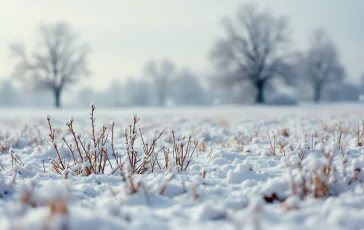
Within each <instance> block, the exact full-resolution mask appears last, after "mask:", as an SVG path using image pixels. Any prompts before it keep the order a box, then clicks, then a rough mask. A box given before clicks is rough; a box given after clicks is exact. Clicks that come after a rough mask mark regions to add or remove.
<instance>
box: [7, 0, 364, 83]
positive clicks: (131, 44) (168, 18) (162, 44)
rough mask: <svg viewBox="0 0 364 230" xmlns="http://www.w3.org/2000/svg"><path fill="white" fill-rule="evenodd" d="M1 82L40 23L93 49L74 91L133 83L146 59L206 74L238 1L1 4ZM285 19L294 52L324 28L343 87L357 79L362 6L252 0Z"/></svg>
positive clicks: (355, 0) (332, 0)
mask: <svg viewBox="0 0 364 230" xmlns="http://www.w3.org/2000/svg"><path fill="white" fill-rule="evenodd" d="M0 2H1V7H0V76H1V77H2V78H3V77H6V76H8V75H9V74H10V73H11V70H12V65H13V61H11V60H9V50H8V45H9V44H10V43H13V42H24V43H26V44H27V45H32V44H33V43H34V39H35V35H36V34H35V28H36V26H37V25H39V23H40V22H55V21H58V20H62V21H66V22H69V23H71V24H72V26H73V27H74V29H75V30H77V31H78V33H79V34H80V36H81V39H82V40H83V41H85V42H87V43H88V44H89V45H90V46H91V47H92V51H93V52H92V56H91V57H90V67H91V70H92V77H91V78H90V79H89V80H86V81H83V82H82V83H81V84H83V85H85V84H87V85H92V86H93V87H95V88H99V89H100V88H103V87H105V86H106V85H107V84H108V83H110V81H111V79H113V78H120V79H125V78H126V77H128V76H140V73H141V68H142V66H143V65H144V63H145V62H146V61H148V60H149V59H150V58H163V57H169V58H171V59H172V60H173V61H174V62H175V63H176V64H177V65H178V66H179V67H182V66H189V67H191V69H193V70H195V71H197V72H204V71H206V70H209V68H210V65H209V62H208V59H207V54H208V51H209V49H210V48H211V46H212V44H213V43H214V41H215V40H216V38H217V37H218V36H219V35H220V34H221V32H222V29H221V23H220V22H221V19H222V17H224V16H229V15H233V14H234V13H235V12H236V9H237V7H238V6H239V5H241V4H242V3H246V2H252V1H244V0H240V1H238V0H103V1H101V0H11V1H10V0H9V1H8V0H0ZM253 2H256V3H259V4H260V5H262V6H264V7H268V8H269V9H271V10H272V11H274V12H275V13H278V14H283V15H286V16H288V17H289V18H290V25H291V28H292V32H293V36H294V41H295V44H296V47H298V48H303V47H305V45H306V41H307V37H308V35H309V34H310V32H311V31H312V30H313V29H315V28H316V27H319V26H322V27H325V28H326V29H327V30H328V32H329V33H330V35H332V37H333V39H334V41H335V42H336V44H337V45H338V47H339V49H340V51H341V57H342V61H343V63H344V64H345V65H346V67H347V70H348V73H349V77H350V79H353V80H356V79H358V78H359V76H360V75H361V74H362V73H364V25H363V22H364V1H363V0H274V1H272V0H256V1H253Z"/></svg>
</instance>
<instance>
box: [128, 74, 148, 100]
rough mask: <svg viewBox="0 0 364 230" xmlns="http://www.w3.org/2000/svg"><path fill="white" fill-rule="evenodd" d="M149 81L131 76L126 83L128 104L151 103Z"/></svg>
mask: <svg viewBox="0 0 364 230" xmlns="http://www.w3.org/2000/svg"><path fill="white" fill-rule="evenodd" d="M149 88H150V87H149V83H148V82H147V81H143V80H140V79H135V78H129V79H128V80H127V81H126V83H125V84H124V93H125V98H126V99H127V101H126V105H130V106H147V105H149V103H150V90H149Z"/></svg>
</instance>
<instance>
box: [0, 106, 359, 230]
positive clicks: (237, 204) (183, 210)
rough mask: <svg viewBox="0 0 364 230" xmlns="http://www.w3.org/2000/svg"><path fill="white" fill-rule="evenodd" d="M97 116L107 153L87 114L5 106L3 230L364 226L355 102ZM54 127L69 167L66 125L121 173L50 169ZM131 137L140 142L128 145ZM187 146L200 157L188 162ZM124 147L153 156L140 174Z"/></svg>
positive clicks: (82, 164)
mask: <svg viewBox="0 0 364 230" xmlns="http://www.w3.org/2000/svg"><path fill="white" fill-rule="evenodd" d="M96 106H97V105H94V104H91V107H92V108H93V109H95V108H96ZM44 114H49V115H46V116H44ZM135 114H138V116H137V115H135ZM71 115H72V116H71ZM94 115H95V118H97V119H96V120H95V122H96V126H95V133H96V136H97V137H100V135H101V134H102V130H103V129H106V131H105V138H106V141H105V144H104V145H103V146H101V145H100V146H96V147H94V145H93V144H94V142H93V139H92V138H91V137H92V127H91V121H90V111H89V110H51V109H50V110H49V111H46V110H44V109H42V110H16V109H7V110H4V109H0V164H1V167H0V171H1V172H0V229H4V230H11V229H21V230H22V229H67V230H76V229H81V230H82V229H91V230H93V229H95V230H108V229H110V230H111V229H362V228H364V220H363V218H362V216H363V215H364V208H363V207H364V186H363V180H364V171H363V153H364V147H363V146H361V145H358V141H359V142H360V143H363V141H364V140H363V139H364V133H363V132H364V130H362V126H361V124H362V123H361V122H362V117H363V115H364V110H363V108H362V106H361V105H359V104H358V105H345V106H344V105H320V106H316V105H301V106H295V107H279V106H245V107H239V106H218V107H204V108H200V107H194V108H164V109H162V108H159V109H151V108H149V109H147V108H134V109H128V110H103V109H97V110H95V112H94ZM75 118H76V119H75ZM47 119H48V120H50V121H51V124H52V131H51V132H53V129H54V133H55V137H56V140H55V141H54V143H55V144H56V146H57V149H58V151H59V152H60V155H61V156H60V157H61V159H66V160H67V161H69V160H70V159H71V158H70V157H71V156H72V152H71V151H70V149H69V148H68V147H67V145H66V143H65V142H64V140H62V138H64V139H65V140H66V141H67V143H70V144H71V145H72V147H71V148H74V150H73V152H74V154H77V151H76V150H75V148H76V144H75V143H74V140H73V135H72V134H71V133H70V132H69V130H68V128H69V127H67V126H66V125H64V124H65V122H66V123H68V124H69V123H72V128H73V129H74V132H75V136H76V137H77V138H79V139H80V140H82V143H83V144H84V146H85V148H87V146H90V153H91V154H92V156H95V155H98V154H99V153H100V152H101V151H105V152H107V153H108V155H109V159H110V162H111V165H112V166H113V168H111V166H110V164H109V163H107V164H106V166H105V172H104V173H102V172H101V171H100V172H98V173H92V174H91V175H88V174H87V173H86V171H87V170H89V169H91V168H93V167H94V165H92V164H90V162H89V161H81V159H80V157H79V156H77V157H78V158H77V159H79V161H78V162H73V161H69V162H70V163H69V168H66V169H64V170H61V171H60V172H56V171H54V170H52V166H53V165H52V164H54V163H57V162H59V158H58V155H57V151H56V150H55V148H54V146H53V142H51V140H50V136H49V132H50V129H49V127H48V121H47ZM139 119H140V121H138V125H137V127H136V129H137V131H136V133H132V134H130V133H131V132H130V130H129V127H130V126H129V125H133V123H134V122H135V121H136V120H139ZM103 124H106V125H103ZM358 124H360V125H359V126H358ZM111 126H112V127H113V129H114V135H113V138H114V139H113V142H112V140H111ZM124 127H127V128H126V129H125V130H124ZM139 127H142V130H143V139H144V141H145V145H147V144H148V146H149V147H150V146H151V145H152V144H153V143H154V141H156V142H157V145H156V147H155V149H154V151H159V153H158V154H155V155H153V158H149V155H148V154H147V153H146V152H145V151H144V148H145V146H143V144H142V138H141V136H140V133H139ZM358 127H359V140H358V136H357V129H358ZM172 130H173V131H174V135H172ZM282 130H286V131H287V133H288V134H287V133H286V132H284V133H283V132H282ZM162 132H163V134H162V136H161V138H159V139H158V136H159V134H160V133H162ZM268 133H269V135H270V139H271V141H270V140H269V138H268ZM61 135H62V136H61ZM125 135H128V138H130V139H135V143H130V142H128V143H125ZM61 137H62V138H61ZM173 137H175V139H176V140H175V141H176V145H175V146H174V145H173ZM184 137H185V139H183V138H184ZM190 137H191V140H192V141H191V144H189V142H188V139H189V138H190ZM273 138H274V139H273ZM274 140H275V141H274ZM274 142H275V143H274ZM189 145H191V147H190V148H191V149H190V152H192V149H193V148H194V147H196V152H194V154H193V155H192V156H190V155H188V157H186V161H185V162H184V164H183V166H181V165H180V164H179V163H178V161H182V160H183V158H184V156H185V155H186V151H187V152H188V149H186V148H187V147H188V146H189ZM173 146H174V147H175V150H174V151H175V152H173V148H174V147H173ZM80 148H82V147H80ZM113 148H114V150H115V157H114V156H113V150H112V149H113ZM180 148H183V149H184V151H183V152H181V151H178V153H177V152H176V151H177V150H176V149H180ZM167 149H168V150H169V152H168V151H167ZM273 150H274V152H275V154H273ZM127 151H130V152H132V151H135V154H136V155H135V156H136V157H137V158H138V159H140V161H139V162H138V163H137V165H139V164H140V163H141V162H142V161H143V160H148V159H149V160H150V162H149V163H148V165H147V166H146V167H145V171H144V172H143V173H142V174H137V173H135V172H133V165H132V164H131V163H130V161H129V157H128V155H127V153H126V152H127ZM164 151H165V152H164ZM174 153H175V155H173V154H174ZM166 154H167V155H168V159H165V158H164V157H165V156H166ZM82 155H83V157H84V158H87V157H88V155H87V153H86V152H83V151H82ZM115 158H117V159H118V162H116V160H115ZM187 161H188V162H189V163H188V164H189V165H188V167H187V168H186V164H187ZM157 162H158V163H159V164H160V167H159V166H158V163H157ZM152 163H154V164H155V165H156V166H154V168H153V166H151V165H152ZM166 164H168V166H167V165H166ZM3 169H4V170H3ZM152 169H153V170H152ZM76 172H82V173H79V174H78V173H76ZM133 173H134V174H133Z"/></svg>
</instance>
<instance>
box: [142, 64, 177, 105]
mask: <svg viewBox="0 0 364 230" xmlns="http://www.w3.org/2000/svg"><path fill="white" fill-rule="evenodd" d="M174 72H175V66H174V64H173V63H172V62H171V61H170V60H168V59H164V60H163V61H161V62H160V63H159V64H158V63H157V62H156V61H155V60H151V61H149V62H148V63H147V64H146V65H145V66H144V73H145V74H146V75H147V76H148V77H150V78H151V79H152V86H153V88H154V92H155V95H156V97H157V101H158V105H159V106H165V104H166V99H167V95H168V88H169V83H170V80H171V78H172V77H173V75H174Z"/></svg>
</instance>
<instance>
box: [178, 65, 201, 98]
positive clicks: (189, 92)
mask: <svg viewBox="0 0 364 230" xmlns="http://www.w3.org/2000/svg"><path fill="white" fill-rule="evenodd" d="M172 88H173V95H172V97H173V99H174V101H175V103H177V104H179V105H203V104H205V103H206V98H205V91H204V89H203V88H202V86H201V83H200V81H199V79H198V77H197V75H196V74H195V73H193V72H192V71H191V70H190V69H188V68H187V67H185V68H183V69H182V70H181V71H180V72H179V73H178V74H177V77H176V78H175V79H174V81H173V86H172Z"/></svg>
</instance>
